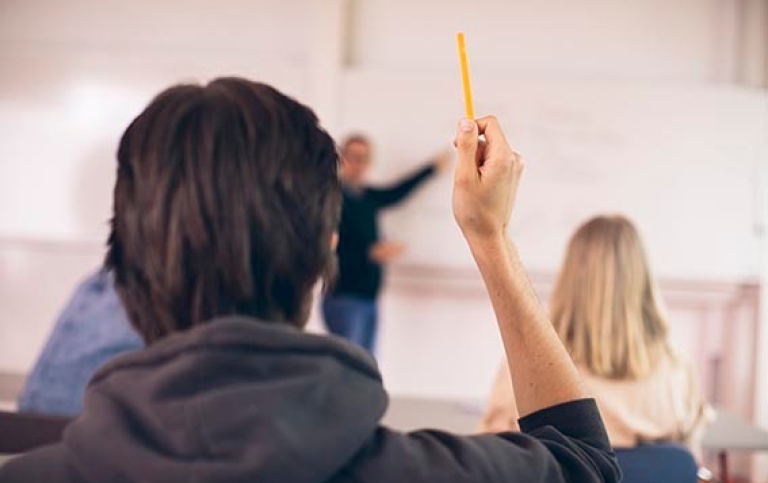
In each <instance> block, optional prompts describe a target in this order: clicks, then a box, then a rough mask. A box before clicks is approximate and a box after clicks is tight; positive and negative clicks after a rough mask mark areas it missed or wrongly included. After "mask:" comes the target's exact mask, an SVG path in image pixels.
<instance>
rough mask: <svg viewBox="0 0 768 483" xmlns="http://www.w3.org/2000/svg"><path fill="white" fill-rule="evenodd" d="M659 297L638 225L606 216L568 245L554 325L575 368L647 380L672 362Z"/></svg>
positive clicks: (553, 308) (555, 297)
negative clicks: (658, 367)
mask: <svg viewBox="0 0 768 483" xmlns="http://www.w3.org/2000/svg"><path fill="white" fill-rule="evenodd" d="M656 292H657V289H656V286H655V283H654V281H653V278H652V277H651V271H650V268H649V266H648V260H647V257H646V254H645V250H644V249H643V244H642V241H641V239H640V235H639V233H638V232H637V230H636V229H635V227H634V225H633V224H632V222H630V221H629V220H628V219H627V218H624V217H623V216H599V217H596V218H593V219H591V220H589V221H587V222H586V223H585V224H583V225H582V226H581V227H579V229H578V230H576V233H575V234H574V235H573V237H572V238H571V241H570V243H569V244H568V250H567V252H566V255H565V261H564V263H563V266H562V268H561V270H560V274H559V275H558V278H557V282H556V284H555V289H554V292H553V294H552V300H551V304H550V311H551V317H552V323H553V324H554V326H555V329H556V330H557V333H558V335H559V336H560V338H561V339H562V341H563V343H564V344H565V345H566V347H567V348H568V350H569V351H570V353H571V357H572V358H573V359H574V361H575V362H576V363H577V364H580V365H582V366H584V367H585V368H586V369H587V370H589V371H590V372H591V373H592V374H594V375H596V376H599V377H605V378H610V379H638V378H642V377H644V376H647V375H648V374H649V373H650V372H651V371H653V369H654V368H655V366H656V363H657V362H658V361H659V360H660V359H661V357H662V356H664V355H665V354H668V355H671V350H670V348H669V343H668V339H667V336H668V325H667V320H666V318H665V316H664V313H663V309H662V306H661V303H660V301H659V299H658V296H657V293H656Z"/></svg>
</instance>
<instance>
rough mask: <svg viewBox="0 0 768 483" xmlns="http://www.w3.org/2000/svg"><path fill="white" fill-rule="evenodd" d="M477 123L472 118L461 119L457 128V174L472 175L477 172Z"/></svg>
mask: <svg viewBox="0 0 768 483" xmlns="http://www.w3.org/2000/svg"><path fill="white" fill-rule="evenodd" d="M477 132H478V131H477V123H476V122H475V121H473V120H472V119H462V120H461V121H459V126H458V129H457V130H456V150H457V153H458V162H457V163H456V174H457V176H470V175H472V174H476V173H477V143H478V134H477Z"/></svg>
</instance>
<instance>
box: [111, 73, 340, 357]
mask: <svg viewBox="0 0 768 483" xmlns="http://www.w3.org/2000/svg"><path fill="white" fill-rule="evenodd" d="M117 161H118V167H117V182H116V184H115V191H114V216H113V218H112V232H111V234H110V236H109V242H108V245H109V250H108V253H107V257H106V261H105V264H106V266H107V267H108V268H111V269H112V270H113V271H114V274H115V285H116V288H117V291H118V293H119V295H120V297H121V299H122V301H123V304H124V305H125V308H126V311H127V313H128V316H129V318H130V320H131V323H132V324H133V326H134V327H135V328H136V329H137V330H138V331H139V333H140V334H141V335H142V336H143V338H144V339H145V340H146V341H147V342H152V341H154V340H157V339H159V338H162V337H164V336H166V335H168V334H170V333H172V332H176V331H180V330H185V329H187V328H190V327H193V326H195V325H199V324H202V323H205V322H208V321H209V320H210V319H212V318H214V317H216V316H221V315H229V314H243V315H249V316H253V317H257V318H260V319H263V320H265V321H274V322H285V323H290V324H292V325H296V326H303V325H304V324H305V322H306V319H307V317H308V313H309V306H310V302H311V294H312V289H313V287H314V285H315V283H316V282H317V281H318V279H319V278H320V277H324V278H325V280H326V281H328V277H330V276H331V275H332V274H333V271H334V269H335V260H336V259H335V253H334V250H333V248H332V247H331V238H332V236H333V233H334V231H335V230H336V228H337V225H338V220H339V212H340V205H341V189H340V184H339V180H338V176H337V167H338V154H337V152H336V148H335V145H334V142H333V140H332V139H331V137H330V136H329V135H328V133H326V132H325V131H324V130H323V129H322V128H321V127H320V126H319V124H318V120H317V117H316V116H315V114H314V113H313V112H312V111H311V110H310V109H309V108H307V107H306V106H304V105H302V104H300V103H299V102H297V101H295V100H293V99H291V98H289V97H286V96H285V95H283V94H282V93H280V92H278V91H277V90H276V89H274V88H272V87H270V86H268V85H265V84H259V83H255V82H250V81H247V80H244V79H238V78H221V79H216V80H214V81H212V82H211V83H209V84H207V85H205V86H202V85H178V86H175V87H171V88H170V89H167V90H166V91H164V92H162V93H161V94H159V95H158V96H157V97H156V98H155V99H154V100H153V101H152V102H151V103H150V104H149V106H147V108H146V109H145V110H144V111H143V112H142V113H141V114H140V115H139V116H138V117H137V118H136V119H135V120H134V121H133V122H132V123H131V125H130V126H129V127H128V129H127V130H126V131H125V133H124V134H123V137H122V139H121V140H120V146H119V148H118V152H117Z"/></svg>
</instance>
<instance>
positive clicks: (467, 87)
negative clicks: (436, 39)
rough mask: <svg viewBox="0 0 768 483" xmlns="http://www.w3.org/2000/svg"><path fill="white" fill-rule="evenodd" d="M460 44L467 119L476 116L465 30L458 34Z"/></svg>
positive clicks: (460, 62) (457, 38)
mask: <svg viewBox="0 0 768 483" xmlns="http://www.w3.org/2000/svg"><path fill="white" fill-rule="evenodd" d="M456 40H457V41H458V45H459V64H460V65H461V83H462V85H463V86H464V110H465V111H466V114H467V119H474V118H475V106H474V105H473V104H472V85H471V84H470V83H469V62H468V61H467V44H466V42H465V41H464V32H459V33H458V34H457V35H456Z"/></svg>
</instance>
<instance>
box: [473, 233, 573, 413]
mask: <svg viewBox="0 0 768 483" xmlns="http://www.w3.org/2000/svg"><path fill="white" fill-rule="evenodd" d="M470 248H471V250H472V255H473V256H474V258H475V261H476V263H477V266H478V268H479V269H480V273H481V274H482V277H483V281H484V282H485V285H486V288H487V290H488V294H489V296H490V299H491V304H492V305H493V310H494V313H495V314H496V320H497V323H498V325H499V331H500V332H501V337H502V340H503V342H504V350H505V352H506V354H507V363H508V364H509V368H510V373H511V375H512V382H513V385H514V387H515V399H516V401H517V406H518V410H519V411H520V415H521V416H526V415H528V414H531V413H533V412H535V411H538V410H540V409H543V408H546V407H549V406H553V405H556V404H560V403H563V402H567V401H572V400H575V399H581V398H585V397H588V394H587V392H586V390H585V389H584V386H583V384H582V382H581V378H580V376H579V374H578V371H577V370H576V367H575V366H574V364H573V362H572V361H571V359H570V356H569V355H568V352H567V351H566V350H565V347H564V346H563V344H562V343H561V342H560V339H559V338H558V336H557V334H556V333H555V331H554V329H553V328H552V325H551V324H550V322H549V320H548V319H547V317H546V316H545V314H544V312H543V310H542V308H541V306H540V304H539V302H538V299H537V297H536V294H535V292H534V291H533V287H532V286H531V284H530V282H529V281H528V277H527V275H526V273H525V270H524V269H523V266H522V263H521V262H520V258H519V256H518V254H517V250H516V249H515V247H514V245H513V244H512V243H511V242H510V241H509V240H508V239H507V238H506V236H504V235H499V236H497V237H495V238H492V239H488V238H484V239H482V240H474V241H472V240H470Z"/></svg>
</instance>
